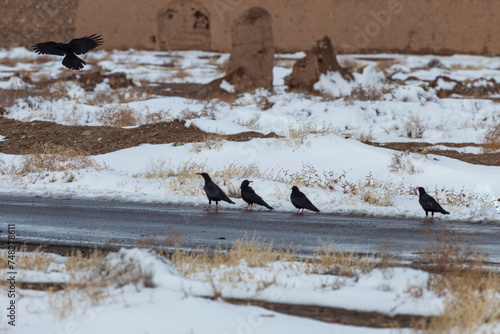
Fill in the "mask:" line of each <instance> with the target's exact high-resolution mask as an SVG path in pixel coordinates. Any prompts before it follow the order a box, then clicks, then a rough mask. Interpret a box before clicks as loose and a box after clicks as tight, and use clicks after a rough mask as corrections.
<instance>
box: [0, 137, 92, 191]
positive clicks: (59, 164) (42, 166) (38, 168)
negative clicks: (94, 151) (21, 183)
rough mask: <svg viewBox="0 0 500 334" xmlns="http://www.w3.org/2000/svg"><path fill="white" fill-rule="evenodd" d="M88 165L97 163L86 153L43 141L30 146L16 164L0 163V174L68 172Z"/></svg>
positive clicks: (20, 174)
mask: <svg viewBox="0 0 500 334" xmlns="http://www.w3.org/2000/svg"><path fill="white" fill-rule="evenodd" d="M88 167H97V163H96V162H95V161H94V160H92V159H91V158H90V157H88V155H87V154H85V153H83V152H78V151H76V150H74V149H70V148H67V147H64V146H61V145H54V144H47V143H43V144H36V145H34V146H33V147H32V148H30V149H29V150H28V151H27V154H25V155H23V156H22V157H21V163H20V164H19V165H18V166H13V165H5V164H0V174H3V175H6V174H10V175H14V176H25V175H28V174H33V173H34V174H38V175H40V174H42V173H45V172H70V171H75V170H78V169H84V168H88ZM68 176H69V175H68ZM69 182H71V181H69Z"/></svg>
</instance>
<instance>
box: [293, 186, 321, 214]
mask: <svg viewBox="0 0 500 334" xmlns="http://www.w3.org/2000/svg"><path fill="white" fill-rule="evenodd" d="M290 201H292V204H293V206H295V207H296V208H297V209H298V210H297V212H296V213H295V214H296V215H303V214H304V209H307V210H311V211H314V212H319V210H318V208H317V207H315V206H314V204H312V203H311V201H310V200H309V199H308V198H307V197H306V195H304V193H303V192H302V191H300V190H299V188H297V187H296V186H293V187H292V194H291V195H290ZM300 209H302V212H301V213H299V211H300Z"/></svg>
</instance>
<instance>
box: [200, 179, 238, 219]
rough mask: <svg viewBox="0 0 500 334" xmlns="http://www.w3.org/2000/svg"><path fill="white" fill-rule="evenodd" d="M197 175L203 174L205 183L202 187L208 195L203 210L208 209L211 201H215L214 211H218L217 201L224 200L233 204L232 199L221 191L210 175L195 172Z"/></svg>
mask: <svg viewBox="0 0 500 334" xmlns="http://www.w3.org/2000/svg"><path fill="white" fill-rule="evenodd" d="M196 174H198V175H201V176H203V179H204V180H205V185H204V186H203V189H204V190H205V193H206V194H207V197H208V206H207V208H206V209H205V211H210V205H212V201H215V210H214V211H216V212H217V211H219V201H224V202H228V203H231V204H235V203H234V202H233V201H231V200H230V199H229V197H227V195H226V193H225V192H224V191H222V189H221V188H219V186H218V185H216V184H215V183H214V181H212V179H211V178H210V176H208V174H207V173H196Z"/></svg>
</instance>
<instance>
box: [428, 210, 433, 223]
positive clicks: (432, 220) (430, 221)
mask: <svg viewBox="0 0 500 334" xmlns="http://www.w3.org/2000/svg"><path fill="white" fill-rule="evenodd" d="M429 223H434V212H431V221H430V222H429Z"/></svg>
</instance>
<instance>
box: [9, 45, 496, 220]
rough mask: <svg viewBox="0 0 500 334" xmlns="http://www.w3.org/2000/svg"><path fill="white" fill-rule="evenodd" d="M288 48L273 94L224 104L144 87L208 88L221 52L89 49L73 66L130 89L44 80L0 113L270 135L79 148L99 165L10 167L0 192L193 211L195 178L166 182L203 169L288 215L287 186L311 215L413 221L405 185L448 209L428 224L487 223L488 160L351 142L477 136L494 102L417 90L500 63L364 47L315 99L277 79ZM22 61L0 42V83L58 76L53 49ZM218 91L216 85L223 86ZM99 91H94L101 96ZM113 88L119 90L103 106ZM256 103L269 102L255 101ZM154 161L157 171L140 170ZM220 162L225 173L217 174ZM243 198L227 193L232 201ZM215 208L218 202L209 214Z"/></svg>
mask: <svg viewBox="0 0 500 334" xmlns="http://www.w3.org/2000/svg"><path fill="white" fill-rule="evenodd" d="M302 56H303V54H301V53H298V54H294V55H279V56H278V58H277V61H276V66H275V69H274V92H272V93H270V92H268V91H265V90H262V91H256V92H254V93H253V94H249V93H247V94H243V95H241V96H239V97H235V99H234V101H229V102H228V101H221V100H218V99H214V100H212V101H210V100H209V101H206V100H204V101H199V100H193V99H187V98H183V97H164V96H157V95H152V94H148V93H147V89H148V87H147V86H148V85H150V86H153V85H155V83H163V82H176V83H186V82H190V83H208V82H210V81H211V80H213V79H216V78H218V77H221V76H222V75H223V72H221V68H223V66H224V64H225V63H227V59H228V57H229V55H227V54H215V53H207V52H196V51H191V52H172V53H165V52H139V51H133V50H131V51H115V52H105V51H98V52H94V53H90V54H89V55H88V56H87V58H86V60H87V61H88V62H89V64H93V65H88V66H87V67H86V68H85V69H86V70H91V69H92V68H96V67H100V68H101V69H102V71H103V72H105V73H114V72H124V73H126V74H127V76H128V78H130V79H132V80H133V81H134V83H135V84H136V87H134V88H133V89H134V91H132V90H131V89H132V88H128V89H121V90H120V89H117V90H112V89H111V88H110V86H109V84H108V83H107V80H108V79H105V81H104V82H103V83H100V84H97V86H96V87H95V89H94V91H85V90H84V89H83V88H82V87H80V85H79V84H78V83H77V82H74V81H58V82H56V84H53V85H52V87H51V89H52V90H57V91H58V93H59V94H60V95H58V98H55V99H44V98H43V97H41V96H32V97H30V96H28V97H23V98H19V99H17V100H16V101H15V102H14V103H13V104H12V105H11V106H10V107H8V108H6V110H7V112H8V115H7V117H9V118H14V119H18V120H22V121H31V120H47V121H53V122H57V123H61V124H67V125H102V122H103V118H102V114H103V112H106V111H110V110H127V111H129V112H131V113H132V114H133V116H134V119H135V120H136V121H135V124H136V126H137V125H140V124H143V123H146V122H147V120H148V119H151V118H152V117H153V116H154V117H156V119H160V120H173V119H176V118H184V119H186V125H187V126H196V127H198V128H200V129H202V130H204V131H207V132H211V133H214V137H216V136H217V134H234V133H239V132H243V131H251V130H252V131H259V132H262V133H269V132H274V133H276V134H278V135H280V136H283V138H279V139H253V140H251V141H249V142H228V141H217V140H216V139H215V141H216V145H207V144H204V143H188V144H185V145H177V146H174V145H172V144H165V145H141V146H139V147H133V148H129V149H124V150H121V151H117V152H112V153H108V154H104V155H99V156H93V157H92V158H93V159H94V161H95V162H96V163H97V164H98V165H99V168H95V167H92V168H90V167H89V168H85V169H79V170H75V171H74V172H73V173H72V177H71V182H68V180H67V178H65V175H67V173H63V172H51V171H48V172H47V173H42V175H36V177H33V175H22V176H20V177H19V176H17V177H15V178H14V179H13V177H12V175H9V173H8V172H4V173H3V174H4V175H2V176H0V191H2V192H3V193H9V194H23V195H26V194H28V195H29V194H32V195H43V196H64V197H68V196H69V197H79V198H100V199H109V200H117V199H119V200H129V201H140V202H156V203H165V204H168V203H175V204H185V205H199V206H200V207H201V205H203V204H205V203H206V198H205V196H204V194H203V192H202V185H203V182H202V179H201V177H197V176H195V177H193V178H189V180H186V181H185V183H184V187H182V185H181V184H179V182H178V181H177V180H176V178H177V177H178V175H180V174H181V173H182V171H184V172H192V173H195V172H202V171H206V172H208V173H210V174H212V175H213V174H215V177H213V179H214V181H215V182H216V183H219V184H223V185H225V187H224V186H223V189H224V190H226V191H228V188H231V189H235V190H234V192H235V193H237V191H238V189H239V185H240V183H241V181H242V180H243V179H245V178H248V179H252V180H253V181H254V183H253V187H254V189H255V190H256V191H257V193H259V194H260V195H261V196H262V197H263V198H264V199H266V200H268V202H269V203H270V204H271V206H273V207H275V208H276V210H282V211H290V212H291V211H293V206H292V205H291V203H290V202H289V200H288V197H289V193H290V187H291V185H294V184H295V185H297V186H299V188H300V189H301V190H302V191H303V192H305V193H306V194H307V195H308V196H309V198H310V199H311V200H312V201H313V203H315V204H316V206H317V207H318V208H319V209H320V210H321V211H322V212H325V213H342V214H368V215H374V216H401V217H410V218H415V219H419V218H422V214H423V211H422V209H421V208H420V206H419V204H418V198H417V196H416V195H415V194H414V192H413V189H414V188H415V187H417V186H422V187H424V188H426V189H427V191H428V192H429V193H430V194H431V195H433V196H435V197H437V198H438V200H440V202H441V204H443V205H444V206H445V208H446V209H447V210H448V211H450V212H451V215H449V216H443V217H439V219H440V220H443V221H446V220H450V221H470V222H483V221H490V222H491V221H493V222H497V223H498V222H500V216H499V209H498V198H500V178H499V177H498V175H499V168H498V167H488V166H481V165H472V164H468V163H465V162H461V161H457V160H454V159H450V158H446V157H442V156H435V155H431V154H414V153H408V154H403V153H401V152H398V151H393V150H389V149H384V148H377V147H373V146H370V145H366V144H363V143H361V142H360V140H366V139H369V140H371V141H376V142H381V143H384V142H428V143H439V142H445V143H481V142H482V141H483V138H484V136H485V134H486V133H487V132H488V131H489V130H491V129H492V128H493V127H494V126H495V125H496V124H498V122H499V119H500V110H499V107H498V104H497V103H496V102H494V100H492V99H488V98H470V97H468V98H464V97H462V96H453V98H446V99H445V98H438V97H437V92H438V91H440V90H443V89H444V90H446V89H448V90H450V89H452V88H453V87H454V85H456V83H454V82H448V81H444V80H442V79H438V80H436V87H434V88H432V87H424V88H425V89H424V88H423V86H425V84H427V86H429V81H432V80H434V79H436V78H438V77H439V76H446V77H448V78H450V79H451V80H457V81H458V82H463V83H464V85H465V84H468V85H473V86H479V87H483V88H484V87H486V88H485V89H487V88H488V87H490V86H491V85H492V83H491V81H488V80H489V79H494V80H500V69H499V68H500V60H498V59H497V58H487V57H477V56H452V57H434V56H402V55H376V56H364V57H363V58H362V60H359V59H356V58H355V56H349V55H345V56H340V57H339V60H340V62H341V63H346V64H349V65H350V66H352V67H353V68H354V69H357V71H356V72H355V73H354V75H355V78H356V80H355V82H346V81H344V80H343V79H342V78H340V76H339V75H338V74H336V73H331V74H329V75H326V76H322V78H321V81H320V82H318V83H317V84H316V86H315V87H316V88H317V89H318V90H320V91H321V92H323V94H321V96H311V95H304V94H297V93H289V92H286V91H285V88H286V86H285V85H284V77H285V76H286V75H288V74H289V73H291V65H292V64H293V59H297V58H300V57H302ZM36 57H37V56H36V55H35V54H34V53H33V52H29V51H28V50H26V49H23V48H15V49H12V50H3V51H0V59H4V61H3V65H0V88H1V89H30V84H29V83H27V82H26V81H23V80H21V78H20V77H19V75H18V76H12V74H13V73H15V72H21V73H25V74H26V73H28V74H29V76H30V77H31V79H32V80H33V81H38V80H42V79H44V80H47V79H50V78H58V77H61V76H63V74H64V73H66V74H67V73H68V71H67V70H66V69H64V68H63V67H62V65H61V64H60V59H59V58H57V57H54V58H48V59H43V61H39V62H36V60H37V58H36ZM370 57H373V59H374V60H373V61H371V60H370ZM9 59H10V61H9ZM381 59H382V60H381ZM384 59H386V60H384ZM429 64H434V65H432V66H433V67H429V66H430V65H429ZM387 77H391V78H392V80H387ZM405 80H406V81H405ZM229 86H230V85H223V87H226V88H227V89H228V90H230V89H231V87H229ZM138 90H139V91H141V92H142V93H137V91H138ZM127 94H128V95H127ZM103 95H108V99H107V100H106V101H104V102H102V101H101V100H102V96H103ZM115 95H119V96H120V97H121V99H119V98H116V100H117V101H114V98H113V96H115ZM489 96H490V97H492V98H494V97H495V96H496V95H495V93H492V94H490V95H489ZM99 98H101V100H99ZM358 98H359V99H358ZM124 99H125V100H126V102H123V100H124ZM96 101H97V102H96ZM263 101H265V102H267V105H268V106H271V107H270V108H268V109H266V110H263V109H265V108H263V107H262V105H263V104H265V103H263ZM120 108H121V109H120ZM148 115H149V116H150V117H149V118H148ZM186 115H189V118H187V116H186ZM436 148H437V149H446V148H447V147H446V146H443V145H438V146H436ZM458 150H461V151H462V152H466V153H479V152H480V150H481V148H479V147H470V146H469V147H467V146H466V147H463V148H459V149H458ZM0 158H1V160H2V161H3V166H8V167H9V168H11V169H12V167H15V166H19V164H21V163H22V162H21V160H22V157H19V156H13V155H6V154H1V155H0ZM159 166H163V168H165V169H167V170H168V172H169V173H164V174H169V175H171V176H169V175H167V176H165V177H159V178H151V177H144V175H149V174H151V173H150V172H151V171H152V170H155V171H157V169H158V168H160V167H159ZM228 166H232V167H234V168H233V169H231V168H230V171H228ZM243 206H244V203H243V201H242V200H239V199H238V200H237V207H243ZM227 207H228V206H225V205H224V204H223V209H224V208H227Z"/></svg>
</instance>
